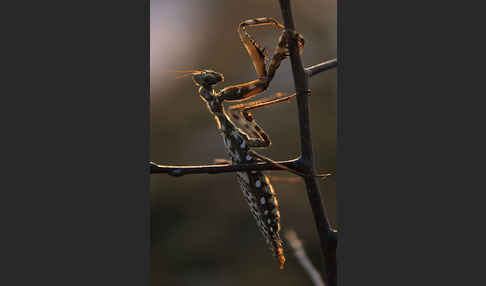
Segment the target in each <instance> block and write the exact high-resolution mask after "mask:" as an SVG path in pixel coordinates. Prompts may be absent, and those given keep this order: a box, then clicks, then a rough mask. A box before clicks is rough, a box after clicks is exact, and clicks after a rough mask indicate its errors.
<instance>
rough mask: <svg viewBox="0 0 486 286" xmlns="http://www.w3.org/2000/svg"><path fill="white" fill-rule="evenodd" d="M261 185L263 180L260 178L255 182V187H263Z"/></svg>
mask: <svg viewBox="0 0 486 286" xmlns="http://www.w3.org/2000/svg"><path fill="white" fill-rule="evenodd" d="M261 186H262V182H260V180H257V181H256V182H255V187H257V188H259V187H261Z"/></svg>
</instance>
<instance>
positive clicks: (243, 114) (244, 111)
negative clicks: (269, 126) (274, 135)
mask: <svg viewBox="0 0 486 286" xmlns="http://www.w3.org/2000/svg"><path fill="white" fill-rule="evenodd" d="M295 96H296V94H295V93H294V94H292V95H289V96H286V95H285V94H283V93H277V94H276V95H275V96H273V97H271V98H270V99H268V98H266V99H262V100H257V101H252V102H248V103H241V104H237V105H233V106H230V107H229V108H228V113H229V114H230V118H231V121H232V122H233V123H235V124H236V125H237V126H238V127H239V128H240V129H241V130H242V131H243V132H244V133H245V134H247V135H248V137H250V138H249V139H248V146H249V147H253V148H265V147H269V146H270V145H271V144H272V143H271V141H270V138H268V135H267V134H266V133H265V131H264V130H263V129H262V128H261V127H260V126H259V125H258V123H256V121H255V120H254V118H253V115H252V114H251V112H250V110H252V109H257V108H261V107H264V106H268V105H271V104H275V103H279V102H283V101H287V100H290V99H292V98H294V97H295Z"/></svg>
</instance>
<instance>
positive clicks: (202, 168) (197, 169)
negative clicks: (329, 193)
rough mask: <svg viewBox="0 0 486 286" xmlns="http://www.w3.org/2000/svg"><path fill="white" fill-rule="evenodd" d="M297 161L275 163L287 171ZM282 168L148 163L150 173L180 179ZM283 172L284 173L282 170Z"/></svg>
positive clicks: (267, 164) (268, 165) (245, 165)
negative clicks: (187, 176)
mask: <svg viewBox="0 0 486 286" xmlns="http://www.w3.org/2000/svg"><path fill="white" fill-rule="evenodd" d="M298 161H299V159H292V160H287V161H277V162H276V163H278V164H280V165H283V166H285V167H287V168H289V169H292V170H297V169H298V166H297V163H298ZM278 170H282V168H280V167H278V166H277V165H275V164H270V163H266V162H262V163H254V164H238V165H231V164H214V165H198V166H169V165H158V164H156V163H154V162H150V173H151V174H161V173H165V174H168V175H171V176H174V177H180V176H184V175H188V174H219V173H228V172H239V171H278ZM283 171H286V170H285V169H283Z"/></svg>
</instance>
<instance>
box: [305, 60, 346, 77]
mask: <svg viewBox="0 0 486 286" xmlns="http://www.w3.org/2000/svg"><path fill="white" fill-rule="evenodd" d="M337 65H338V60H337V59H332V60H328V61H325V62H322V63H320V64H317V65H313V66H310V67H307V68H305V69H304V70H305V72H306V73H307V75H308V76H309V77H311V76H314V75H316V74H318V73H321V72H323V71H326V70H328V69H332V68H335V67H337Z"/></svg>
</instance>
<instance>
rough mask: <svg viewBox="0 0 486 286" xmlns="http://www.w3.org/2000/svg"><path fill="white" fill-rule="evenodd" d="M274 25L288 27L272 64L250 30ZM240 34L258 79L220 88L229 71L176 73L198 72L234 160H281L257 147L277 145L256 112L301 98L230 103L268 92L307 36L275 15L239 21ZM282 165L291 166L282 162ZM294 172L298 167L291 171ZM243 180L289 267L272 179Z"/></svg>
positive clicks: (246, 175)
mask: <svg viewBox="0 0 486 286" xmlns="http://www.w3.org/2000/svg"><path fill="white" fill-rule="evenodd" d="M265 25H273V26H275V27H277V28H279V29H282V30H283V31H282V34H281V35H280V37H279V39H278V43H277V46H276V48H275V50H274V52H273V56H272V59H271V61H270V63H269V65H268V68H267V67H266V63H265V59H266V56H267V53H266V51H265V49H263V48H261V47H260V45H259V44H258V43H257V42H256V41H255V40H254V39H253V38H252V37H251V36H250V34H249V33H248V32H247V30H246V28H247V27H249V26H265ZM238 34H239V37H240V40H241V42H242V44H243V46H244V47H245V49H246V51H247V52H248V54H249V56H250V58H251V60H252V63H253V66H254V68H255V71H256V73H257V74H258V76H259V77H258V79H256V80H253V81H250V82H248V83H243V84H238V85H232V86H228V87H226V88H223V89H222V90H220V91H216V90H215V88H214V86H215V85H216V84H218V83H220V82H222V81H224V77H223V74H221V73H219V72H216V71H213V70H201V71H198V70H192V71H176V72H183V73H187V75H192V80H193V82H194V84H195V85H196V87H198V94H199V96H200V97H201V99H202V100H203V102H204V103H206V106H207V108H208V110H209V112H210V113H211V114H212V115H213V116H214V119H215V120H216V123H217V126H218V130H219V132H220V134H221V135H222V137H223V141H224V145H225V147H226V151H227V153H228V155H229V157H230V158H231V162H232V164H245V163H255V162H258V160H261V161H266V162H269V163H271V164H276V165H278V164H277V163H275V162H274V161H273V160H271V159H268V158H266V157H264V156H262V155H259V154H257V153H256V152H255V151H254V150H252V149H253V148H266V147H269V146H270V145H271V141H270V138H269V137H268V135H267V134H266V133H265V132H264V131H263V129H262V128H261V127H260V126H259V125H258V124H257V122H256V121H255V119H254V118H253V116H252V114H251V113H250V110H253V109H257V108H261V107H264V106H268V105H270V104H275V103H278V102H283V101H287V100H289V99H291V98H293V97H295V96H296V94H295V93H294V94H292V95H289V96H286V95H285V94H282V93H277V94H276V95H274V96H273V97H271V98H267V99H263V100H257V101H250V102H246V103H240V104H237V105H233V106H230V107H229V108H227V109H226V110H225V109H224V107H223V103H224V102H239V101H243V100H247V99H251V98H252V97H254V96H256V95H258V94H260V93H262V92H264V91H265V90H266V89H267V88H268V86H269V84H270V82H271V81H272V79H273V78H274V76H275V72H276V71H277V69H278V68H279V66H280V64H281V62H282V61H283V60H284V59H285V58H287V57H288V56H289V50H288V39H289V37H295V38H296V39H297V42H298V44H299V47H300V49H301V50H302V48H303V46H304V38H303V37H302V36H301V35H300V34H299V33H297V32H295V31H291V30H288V29H286V28H285V27H284V26H283V25H282V24H280V23H279V22H278V21H277V20H275V19H273V18H267V17H265V18H255V19H249V20H246V21H243V22H241V23H240V24H239V27H238ZM278 167H280V168H284V169H287V168H286V167H284V166H281V165H278ZM290 171H292V170H290ZM236 178H237V181H238V183H239V185H240V187H241V190H242V192H243V195H244V197H245V199H246V201H247V203H248V206H249V208H250V212H251V214H252V215H253V217H254V218H255V220H256V223H257V226H258V228H259V230H260V231H261V233H262V234H263V236H264V237H265V239H266V242H267V244H268V246H269V248H270V249H271V251H272V252H273V254H274V256H275V257H276V258H277V261H278V263H279V265H280V269H283V265H284V263H285V256H284V252H283V243H282V239H281V238H280V234H279V231H280V211H279V207H278V200H277V196H276V193H275V190H274V188H273V186H272V184H271V182H270V180H269V178H268V177H267V176H266V175H265V174H264V173H263V172H261V171H255V170H253V171H245V172H237V173H236Z"/></svg>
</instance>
